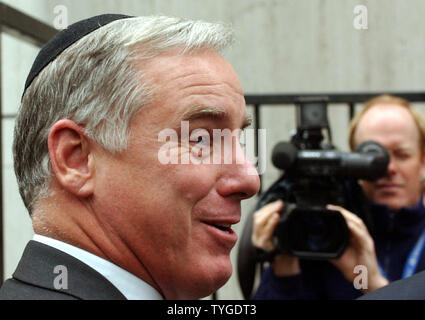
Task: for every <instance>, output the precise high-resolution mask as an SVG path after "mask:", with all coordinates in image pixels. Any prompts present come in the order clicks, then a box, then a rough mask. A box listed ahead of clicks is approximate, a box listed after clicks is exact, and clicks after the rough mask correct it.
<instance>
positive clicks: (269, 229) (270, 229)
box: [264, 213, 279, 239]
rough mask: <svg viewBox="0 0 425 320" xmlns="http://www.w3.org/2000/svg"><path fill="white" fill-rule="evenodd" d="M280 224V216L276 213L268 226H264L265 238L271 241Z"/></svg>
mask: <svg viewBox="0 0 425 320" xmlns="http://www.w3.org/2000/svg"><path fill="white" fill-rule="evenodd" d="M278 222H279V214H278V213H274V214H273V215H272V216H271V217H270V219H269V221H268V222H267V224H266V225H265V226H264V237H267V238H270V239H271V238H272V236H273V233H274V231H275V229H276V226H277V224H278Z"/></svg>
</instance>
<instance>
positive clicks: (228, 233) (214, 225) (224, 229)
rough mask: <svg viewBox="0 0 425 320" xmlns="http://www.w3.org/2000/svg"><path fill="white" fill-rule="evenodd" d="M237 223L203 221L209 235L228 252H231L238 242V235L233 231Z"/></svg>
mask: <svg viewBox="0 0 425 320" xmlns="http://www.w3.org/2000/svg"><path fill="white" fill-rule="evenodd" d="M235 223H237V222H232V223H230V222H219V221H202V224H203V225H204V226H205V227H206V228H205V229H206V231H207V233H208V234H209V235H210V236H211V237H212V238H213V239H214V241H215V243H218V244H219V246H220V247H224V248H226V249H227V250H231V249H232V248H233V247H234V245H235V244H236V241H237V240H238V235H237V234H236V233H235V232H234V231H233V229H232V226H233V225H234V224H235Z"/></svg>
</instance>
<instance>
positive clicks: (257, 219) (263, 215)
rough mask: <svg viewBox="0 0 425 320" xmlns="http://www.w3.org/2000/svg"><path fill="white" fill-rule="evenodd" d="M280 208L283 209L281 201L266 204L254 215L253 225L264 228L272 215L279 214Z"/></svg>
mask: <svg viewBox="0 0 425 320" xmlns="http://www.w3.org/2000/svg"><path fill="white" fill-rule="evenodd" d="M282 208H283V201H282V200H278V201H275V202H271V203H268V204H267V205H265V206H264V207H262V208H261V209H260V210H258V211H257V212H255V213H254V224H256V225H257V226H258V227H264V225H265V224H267V221H268V220H269V219H270V217H271V216H272V215H273V214H274V213H276V212H280V211H281V210H282Z"/></svg>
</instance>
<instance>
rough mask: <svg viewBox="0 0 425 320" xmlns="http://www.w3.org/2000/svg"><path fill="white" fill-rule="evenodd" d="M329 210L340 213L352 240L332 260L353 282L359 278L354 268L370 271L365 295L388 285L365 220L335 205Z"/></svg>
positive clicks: (329, 207) (329, 206)
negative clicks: (364, 268)
mask: <svg viewBox="0 0 425 320" xmlns="http://www.w3.org/2000/svg"><path fill="white" fill-rule="evenodd" d="M327 209H329V210H335V211H339V212H340V213H341V214H342V215H343V216H344V218H345V221H346V222H347V226H348V230H349V231H350V240H349V244H348V247H347V249H346V250H345V252H344V253H343V254H342V256H341V257H339V258H338V259H333V260H330V262H331V263H332V264H333V265H335V266H336V267H337V268H338V269H339V270H340V271H341V272H342V274H343V275H344V277H345V278H346V279H347V280H348V281H350V282H353V281H354V279H355V277H356V276H357V274H356V273H354V268H355V267H356V266H358V265H362V266H365V267H366V268H367V271H368V288H367V289H365V290H363V292H364V293H367V292H371V291H374V290H376V289H379V288H381V287H383V286H385V285H387V284H388V280H387V279H385V278H384V277H383V276H382V274H381V272H380V270H379V267H378V260H377V258H376V254H375V243H374V242H373V239H372V237H371V236H370V234H369V232H368V230H367V228H366V225H365V224H364V223H363V220H362V219H360V218H359V217H358V216H356V215H355V214H353V213H351V212H349V211H348V210H346V209H344V208H342V207H339V206H334V205H328V206H327Z"/></svg>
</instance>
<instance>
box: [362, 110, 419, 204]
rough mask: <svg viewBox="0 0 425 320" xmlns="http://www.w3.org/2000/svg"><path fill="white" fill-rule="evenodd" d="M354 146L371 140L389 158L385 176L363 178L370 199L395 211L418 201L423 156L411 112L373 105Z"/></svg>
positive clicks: (363, 118) (363, 119)
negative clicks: (372, 178)
mask: <svg viewBox="0 0 425 320" xmlns="http://www.w3.org/2000/svg"><path fill="white" fill-rule="evenodd" d="M354 139H355V143H356V145H359V144H360V143H362V142H364V141H367V140H374V141H376V142H378V143H380V144H381V145H383V146H384V147H385V148H386V149H387V150H388V152H389V154H390V156H391V158H390V163H389V165H388V169H387V173H386V175H385V177H383V178H381V179H378V180H377V181H374V182H368V181H362V188H363V190H364V192H365V194H366V196H367V197H368V198H369V200H371V201H373V202H375V203H379V204H385V205H387V206H388V207H389V208H390V210H393V211H396V210H398V209H400V208H401V207H408V206H413V205H415V204H417V202H418V201H419V199H420V194H421V189H422V187H421V182H420V179H421V177H422V174H423V169H424V157H423V155H422V153H421V149H420V146H419V144H420V143H419V141H420V140H419V130H418V129H417V126H416V124H415V122H414V120H413V118H412V116H411V115H410V113H409V112H408V111H407V110H406V109H405V108H403V107H402V106H399V105H384V104H380V105H375V106H373V107H371V109H370V110H368V111H367V112H366V113H365V114H364V115H363V117H362V118H361V120H360V122H359V124H358V127H357V130H356V132H355V135H354Z"/></svg>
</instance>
